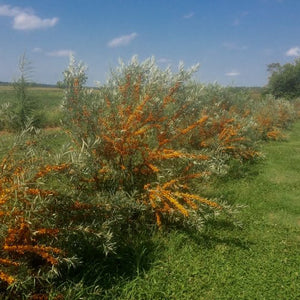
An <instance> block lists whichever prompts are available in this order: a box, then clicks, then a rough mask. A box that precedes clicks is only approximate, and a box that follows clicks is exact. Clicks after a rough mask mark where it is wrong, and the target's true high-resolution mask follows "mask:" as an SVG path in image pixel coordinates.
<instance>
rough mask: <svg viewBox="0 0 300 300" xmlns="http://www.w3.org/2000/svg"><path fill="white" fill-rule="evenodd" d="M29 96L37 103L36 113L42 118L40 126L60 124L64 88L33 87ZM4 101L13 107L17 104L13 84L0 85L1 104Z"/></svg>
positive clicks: (29, 90) (29, 91)
mask: <svg viewBox="0 0 300 300" xmlns="http://www.w3.org/2000/svg"><path fill="white" fill-rule="evenodd" d="M28 96H29V98H30V99H31V100H32V102H33V103H35V105H36V107H35V114H36V115H37V116H38V118H39V120H40V122H39V126H40V127H57V126H59V125H60V119H61V118H62V111H61V108H60V105H61V103H62V99H63V90H62V89H58V88H48V87H31V88H29V89H28ZM4 103H9V104H10V105H11V107H14V106H16V105H17V100H16V95H15V91H14V88H13V87H12V86H0V106H1V105H2V104H4Z"/></svg>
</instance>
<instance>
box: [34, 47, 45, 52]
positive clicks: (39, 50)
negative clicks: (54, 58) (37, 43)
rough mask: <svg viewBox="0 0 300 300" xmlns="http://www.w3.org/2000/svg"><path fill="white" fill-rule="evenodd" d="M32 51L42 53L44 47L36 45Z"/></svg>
mask: <svg viewBox="0 0 300 300" xmlns="http://www.w3.org/2000/svg"><path fill="white" fill-rule="evenodd" d="M32 52H34V53H41V52H43V49H42V48H39V47H35V48H33V49H32Z"/></svg>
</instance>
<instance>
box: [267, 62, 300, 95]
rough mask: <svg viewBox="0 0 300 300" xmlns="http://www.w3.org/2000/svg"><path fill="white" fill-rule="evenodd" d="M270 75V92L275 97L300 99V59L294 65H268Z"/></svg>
mask: <svg viewBox="0 0 300 300" xmlns="http://www.w3.org/2000/svg"><path fill="white" fill-rule="evenodd" d="M268 72H269V73H270V77H269V83H268V91H269V92H270V93H271V94H273V95H274V96H275V97H286V98H288V99H292V98H296V97H300V59H296V60H295V61H294V63H287V64H284V65H280V64H279V63H273V64H270V65H268Z"/></svg>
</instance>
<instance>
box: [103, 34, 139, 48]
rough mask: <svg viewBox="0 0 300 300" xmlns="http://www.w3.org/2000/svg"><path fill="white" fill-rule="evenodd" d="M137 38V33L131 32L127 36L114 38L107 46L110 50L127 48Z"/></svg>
mask: <svg viewBox="0 0 300 300" xmlns="http://www.w3.org/2000/svg"><path fill="white" fill-rule="evenodd" d="M136 37H137V33H136V32H133V33H131V34H128V35H122V36H120V37H117V38H114V39H112V40H111V41H109V42H108V44H107V46H108V47H110V48H115V47H120V46H127V45H128V44H129V43H130V42H131V41H133V40H134V39H135V38H136Z"/></svg>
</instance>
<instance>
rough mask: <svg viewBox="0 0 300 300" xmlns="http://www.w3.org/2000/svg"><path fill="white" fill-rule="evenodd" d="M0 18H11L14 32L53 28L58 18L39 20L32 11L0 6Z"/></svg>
mask: <svg viewBox="0 0 300 300" xmlns="http://www.w3.org/2000/svg"><path fill="white" fill-rule="evenodd" d="M0 16H5V17H11V18H13V28H14V29H16V30H34V29H41V28H48V27H53V26H55V25H56V24H57V22H58V18H51V19H41V18H40V17H39V16H37V15H36V14H35V13H34V12H33V11H32V10H29V9H21V8H19V7H11V6H10V5H0Z"/></svg>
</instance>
